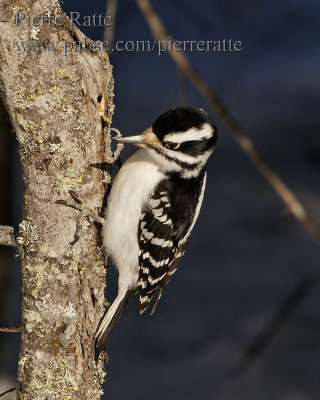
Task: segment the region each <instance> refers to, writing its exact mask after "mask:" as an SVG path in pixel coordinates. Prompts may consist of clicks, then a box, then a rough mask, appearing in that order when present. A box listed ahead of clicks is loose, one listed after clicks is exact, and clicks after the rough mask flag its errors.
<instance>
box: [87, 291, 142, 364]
mask: <svg viewBox="0 0 320 400" xmlns="http://www.w3.org/2000/svg"><path fill="white" fill-rule="evenodd" d="M134 294H135V291H133V290H128V291H127V292H126V293H125V294H124V295H122V296H119V295H118V297H117V298H116V299H115V300H114V302H113V303H112V304H111V306H110V308H109V310H108V312H107V313H106V315H105V316H104V317H103V319H102V321H101V322H100V325H99V328H98V330H97V332H96V334H95V336H94V337H95V340H96V341H95V359H96V362H97V361H98V360H99V355H100V353H101V350H102V349H103V348H104V347H105V346H106V344H107V342H108V339H109V337H110V334H111V332H112V330H113V328H114V327H115V325H116V324H117V322H118V321H119V319H120V317H121V315H122V312H123V310H124V309H125V308H126V306H127V305H128V304H129V302H130V301H131V299H132V297H133V296H134Z"/></svg>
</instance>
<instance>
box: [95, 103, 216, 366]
mask: <svg viewBox="0 0 320 400" xmlns="http://www.w3.org/2000/svg"><path fill="white" fill-rule="evenodd" d="M217 137H218V136H217V129H216V127H215V125H214V123H213V122H212V120H211V118H210V117H209V115H208V114H207V112H206V111H204V110H203V109H196V108H190V107H178V108H174V109H170V110H169V111H167V112H165V113H164V114H162V115H160V117H158V119H157V120H156V121H155V122H154V123H153V125H152V126H151V127H150V128H148V129H147V130H145V131H144V132H143V133H142V134H141V135H137V136H131V137H121V138H116V139H117V140H118V141H119V142H122V143H131V144H134V145H136V146H138V147H139V149H138V150H137V151H136V152H135V153H134V154H133V155H132V156H131V157H130V158H128V159H127V161H126V162H125V163H124V164H123V165H122V167H121V169H120V171H119V172H118V174H117V176H116V178H115V180H114V182H113V185H112V188H111V191H110V194H109V197H108V202H107V207H106V210H105V217H104V225H103V229H102V241H103V246H104V249H105V252H106V254H107V256H109V257H111V258H112V260H113V262H114V264H115V265H116V268H117V269H118V273H119V279H118V295H117V297H116V299H115V300H114V302H113V303H112V305H111V306H110V308H109V310H108V312H107V313H106V315H105V316H104V318H103V319H102V321H101V323H100V325H99V328H98V330H97V332H96V335H95V340H96V342H95V345H96V359H98V358H99V354H100V352H101V350H102V349H103V348H104V347H105V345H106V343H107V340H108V338H109V336H110V333H111V331H112V329H113V328H114V326H115V324H116V323H117V321H118V320H119V318H120V316H121V314H122V312H123V310H124V309H125V307H126V306H127V305H128V303H129V302H130V301H131V299H132V297H133V296H135V295H136V294H139V297H140V314H141V313H143V312H144V311H145V310H146V309H147V307H148V306H149V303H150V301H151V299H152V298H153V297H155V302H154V305H153V308H152V310H151V314H152V313H153V311H154V310H155V307H156V305H157V303H158V301H159V300H160V297H161V294H162V290H163V288H164V287H165V286H166V285H167V284H168V282H169V281H170V279H171V277H172V275H173V274H174V272H175V271H176V269H177V267H178V265H179V262H180V260H181V257H182V256H183V254H184V252H185V247H186V242H187V239H188V237H189V235H190V233H191V231H192V228H193V226H194V224H195V222H196V219H197V217H198V214H199V211H200V207H201V203H202V200H203V195H204V189H205V184H206V170H205V166H206V162H207V160H208V158H209V156H210V155H211V153H212V151H213V148H214V146H215V144H216V141H217ZM157 290H158V293H157V295H156V296H155V294H156V291H157Z"/></svg>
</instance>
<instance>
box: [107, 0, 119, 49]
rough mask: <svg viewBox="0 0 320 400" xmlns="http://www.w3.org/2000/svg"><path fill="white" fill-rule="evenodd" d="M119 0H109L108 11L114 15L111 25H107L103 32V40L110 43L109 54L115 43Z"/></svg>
mask: <svg viewBox="0 0 320 400" xmlns="http://www.w3.org/2000/svg"><path fill="white" fill-rule="evenodd" d="M117 7H118V0H107V8H106V11H107V13H108V12H110V15H111V17H112V20H111V26H105V28H104V32H103V40H104V41H106V42H108V43H109V50H108V54H109V55H110V54H111V49H112V45H113V37H114V31H115V27H116V15H117Z"/></svg>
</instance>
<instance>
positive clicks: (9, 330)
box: [0, 326, 22, 333]
mask: <svg viewBox="0 0 320 400" xmlns="http://www.w3.org/2000/svg"><path fill="white" fill-rule="evenodd" d="M21 331H22V326H0V332H6V333H16V332H21Z"/></svg>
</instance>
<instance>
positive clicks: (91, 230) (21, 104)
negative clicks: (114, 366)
mask: <svg viewBox="0 0 320 400" xmlns="http://www.w3.org/2000/svg"><path fill="white" fill-rule="evenodd" d="M17 12H22V13H24V14H25V16H26V17H25V20H22V21H20V25H19V26H17V24H16V20H15V18H16V13H17ZM27 15H30V16H31V17H33V16H45V15H46V16H48V15H52V16H57V15H59V16H61V19H60V20H59V23H62V26H61V27H59V26H56V25H55V24H54V23H52V26H48V25H49V24H48V23H47V24H46V25H45V26H39V27H35V26H28V25H27V19H26V18H27ZM0 37H1V43H0V92H1V96H2V98H3V102H4V104H5V106H6V109H7V111H8V113H9V116H10V119H11V124H12V126H13V129H14V131H15V135H16V137H17V140H18V143H19V151H20V156H21V161H22V165H23V171H24V208H23V221H22V222H21V223H20V225H19V231H18V233H17V246H18V249H19V253H20V257H21V261H22V277H23V288H22V290H23V302H22V334H21V351H20V358H19V368H18V379H17V396H18V399H24V400H40V399H48V400H49V399H50V400H52V399H62V398H63V399H78V400H81V399H86V400H87V399H92V400H93V399H99V398H100V396H101V393H102V390H101V383H102V381H103V379H104V371H103V367H102V364H101V363H100V364H99V365H98V366H96V365H95V362H94V343H93V335H94V333H95V331H96V329H97V325H98V323H99V320H100V318H101V317H102V314H103V302H104V287H105V267H104V260H103V256H102V252H101V251H99V245H100V231H99V229H98V227H97V226H96V225H95V224H92V223H90V222H88V220H87V219H85V218H84V217H81V221H82V222H85V221H86V222H88V223H87V229H86V230H84V231H83V232H82V236H81V237H80V239H79V240H78V241H77V242H76V243H75V244H74V245H72V244H71V242H72V241H73V239H74V235H75V231H76V225H77V222H78V218H79V216H80V213H79V212H78V211H75V210H74V209H72V208H68V207H64V206H63V205H60V204H56V201H57V200H60V199H65V200H70V198H69V191H70V190H72V191H73V192H75V193H76V194H77V196H78V197H79V198H80V199H81V200H83V202H84V203H85V204H86V206H87V207H88V208H90V209H91V210H95V211H96V212H97V213H98V212H99V211H100V210H101V207H102V204H103V197H104V193H105V189H106V188H105V185H104V182H108V181H109V179H110V176H109V175H108V174H107V173H106V172H103V171H101V170H100V169H97V168H93V167H92V166H90V164H95V163H103V162H104V161H105V160H106V158H107V156H109V155H110V154H109V153H110V145H109V143H107V142H108V141H107V140H105V135H104V128H105V127H107V128H108V127H109V125H110V123H111V118H112V112H113V103H112V99H113V78H112V68H111V65H110V63H109V60H108V57H107V55H106V54H105V53H104V52H102V51H98V52H93V51H90V50H89V49H88V48H82V51H75V48H74V51H70V52H68V53H67V55H65V46H66V43H69V44H67V45H68V46H69V47H68V48H69V49H70V48H71V44H70V43H72V44H75V42H77V41H79V42H83V41H84V38H85V37H84V36H83V34H82V33H81V32H80V31H79V30H78V29H77V28H75V27H74V26H71V25H70V21H69V20H68V18H67V16H66V15H65V14H64V13H63V12H62V11H61V9H60V6H59V4H58V2H57V1H56V0H37V1H35V0H22V1H21V0H14V1H12V0H10V1H9V0H5V1H4V0H0ZM21 41H25V42H26V41H38V43H39V42H43V41H49V42H50V41H51V42H54V43H57V42H58V41H60V44H59V45H58V47H57V48H56V50H55V51H53V50H48V49H47V50H46V49H44V48H43V49H42V50H41V51H37V50H33V49H32V48H31V46H27V48H26V49H25V51H24V50H20V51H18V48H17V45H16V42H18V43H19V42H21ZM77 49H78V50H79V47H77ZM106 143H107V146H105V144H106ZM106 147H107V149H106ZM82 225H83V224H82ZM4 231H6V230H5V229H4V230H3V232H4ZM0 232H1V230H0ZM8 232H9V231H8ZM8 235H9V233H8ZM5 239H6V238H3V240H2V243H3V244H5V243H6V244H10V243H11V244H12V240H11V239H10V236H8V238H7V239H8V241H7V242H6V240H5ZM10 240H11V242H10ZM0 242H1V235H0Z"/></svg>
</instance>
